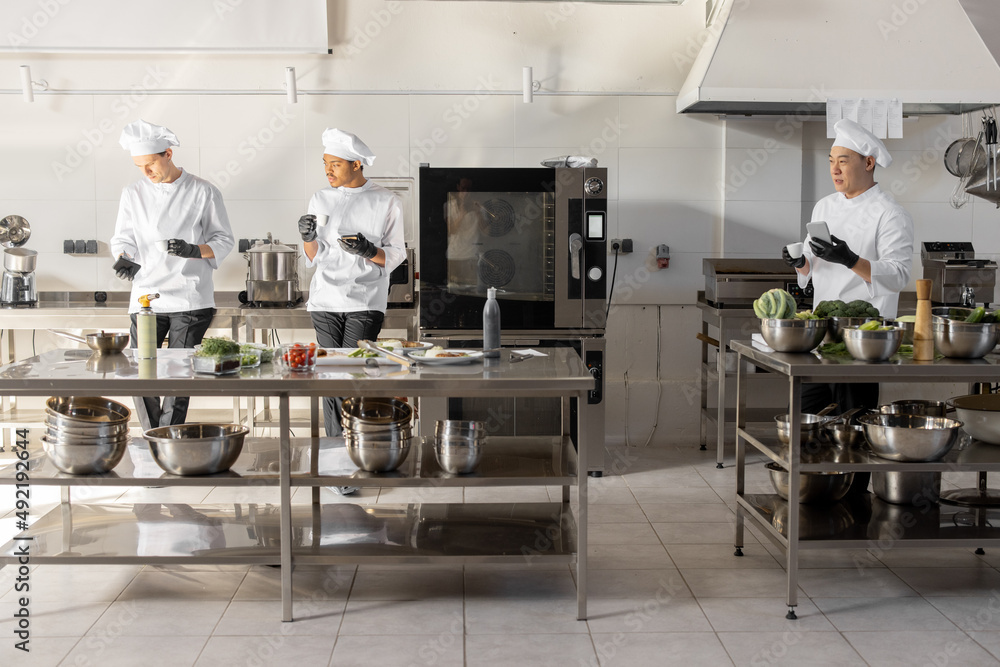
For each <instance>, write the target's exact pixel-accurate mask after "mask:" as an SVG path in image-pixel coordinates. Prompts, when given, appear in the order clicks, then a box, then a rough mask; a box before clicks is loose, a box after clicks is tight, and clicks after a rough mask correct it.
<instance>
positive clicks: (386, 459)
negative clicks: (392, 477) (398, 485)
mask: <svg viewBox="0 0 1000 667" xmlns="http://www.w3.org/2000/svg"><path fill="white" fill-rule="evenodd" d="M344 440H345V441H346V442H347V454H348V456H350V457H351V460H352V461H354V465H356V466H358V467H359V468H361V469H362V470H364V471H367V472H391V471H393V470H395V469H396V468H398V467H399V466H401V465H402V464H403V461H405V460H406V457H407V455H408V454H409V453H410V445H411V443H412V442H413V437H412V436H411V435H409V434H408V431H407V432H406V433H403V432H400V431H389V432H387V433H377V434H372V433H351V432H345V433H344Z"/></svg>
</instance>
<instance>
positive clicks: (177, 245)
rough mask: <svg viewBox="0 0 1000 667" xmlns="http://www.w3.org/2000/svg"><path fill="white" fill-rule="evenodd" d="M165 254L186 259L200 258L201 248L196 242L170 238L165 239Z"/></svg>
mask: <svg viewBox="0 0 1000 667" xmlns="http://www.w3.org/2000/svg"><path fill="white" fill-rule="evenodd" d="M167 254H168V255H174V256H175V257H186V258H187V259H201V248H199V247H198V244H197V243H188V242H187V241H182V240H181V239H170V240H169V241H167Z"/></svg>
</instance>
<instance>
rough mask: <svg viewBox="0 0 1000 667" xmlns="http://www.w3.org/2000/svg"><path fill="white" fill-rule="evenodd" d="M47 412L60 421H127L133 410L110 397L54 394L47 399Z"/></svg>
mask: <svg viewBox="0 0 1000 667" xmlns="http://www.w3.org/2000/svg"><path fill="white" fill-rule="evenodd" d="M45 407H46V412H47V413H48V414H49V415H52V416H54V417H56V418H58V419H57V420H58V421H60V422H65V421H69V422H77V423H78V424H79V423H80V422H86V423H94V422H127V421H128V420H129V417H131V416H132V411H131V410H129V409H128V408H127V407H125V406H124V405H122V404H121V403H119V402H117V401H112V400H111V399H110V398H101V397H99V396H98V397H91V396H53V397H51V398H50V399H48V400H47V401H45Z"/></svg>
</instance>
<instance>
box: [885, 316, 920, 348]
mask: <svg viewBox="0 0 1000 667" xmlns="http://www.w3.org/2000/svg"><path fill="white" fill-rule="evenodd" d="M883 324H885V325H886V326H888V327H896V328H898V329H902V330H903V342H902V344H903V345H913V329H914V327H915V326H916V323H915V322H900V321H899V320H886V321H885V322H883Z"/></svg>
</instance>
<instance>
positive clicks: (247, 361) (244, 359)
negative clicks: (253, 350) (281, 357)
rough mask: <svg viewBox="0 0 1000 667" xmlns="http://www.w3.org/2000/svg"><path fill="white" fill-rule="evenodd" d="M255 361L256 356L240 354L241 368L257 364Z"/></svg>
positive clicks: (245, 353)
mask: <svg viewBox="0 0 1000 667" xmlns="http://www.w3.org/2000/svg"><path fill="white" fill-rule="evenodd" d="M257 359H259V357H258V356H257V354H250V353H247V352H243V353H240V364H242V365H243V366H254V365H256V364H257Z"/></svg>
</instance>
